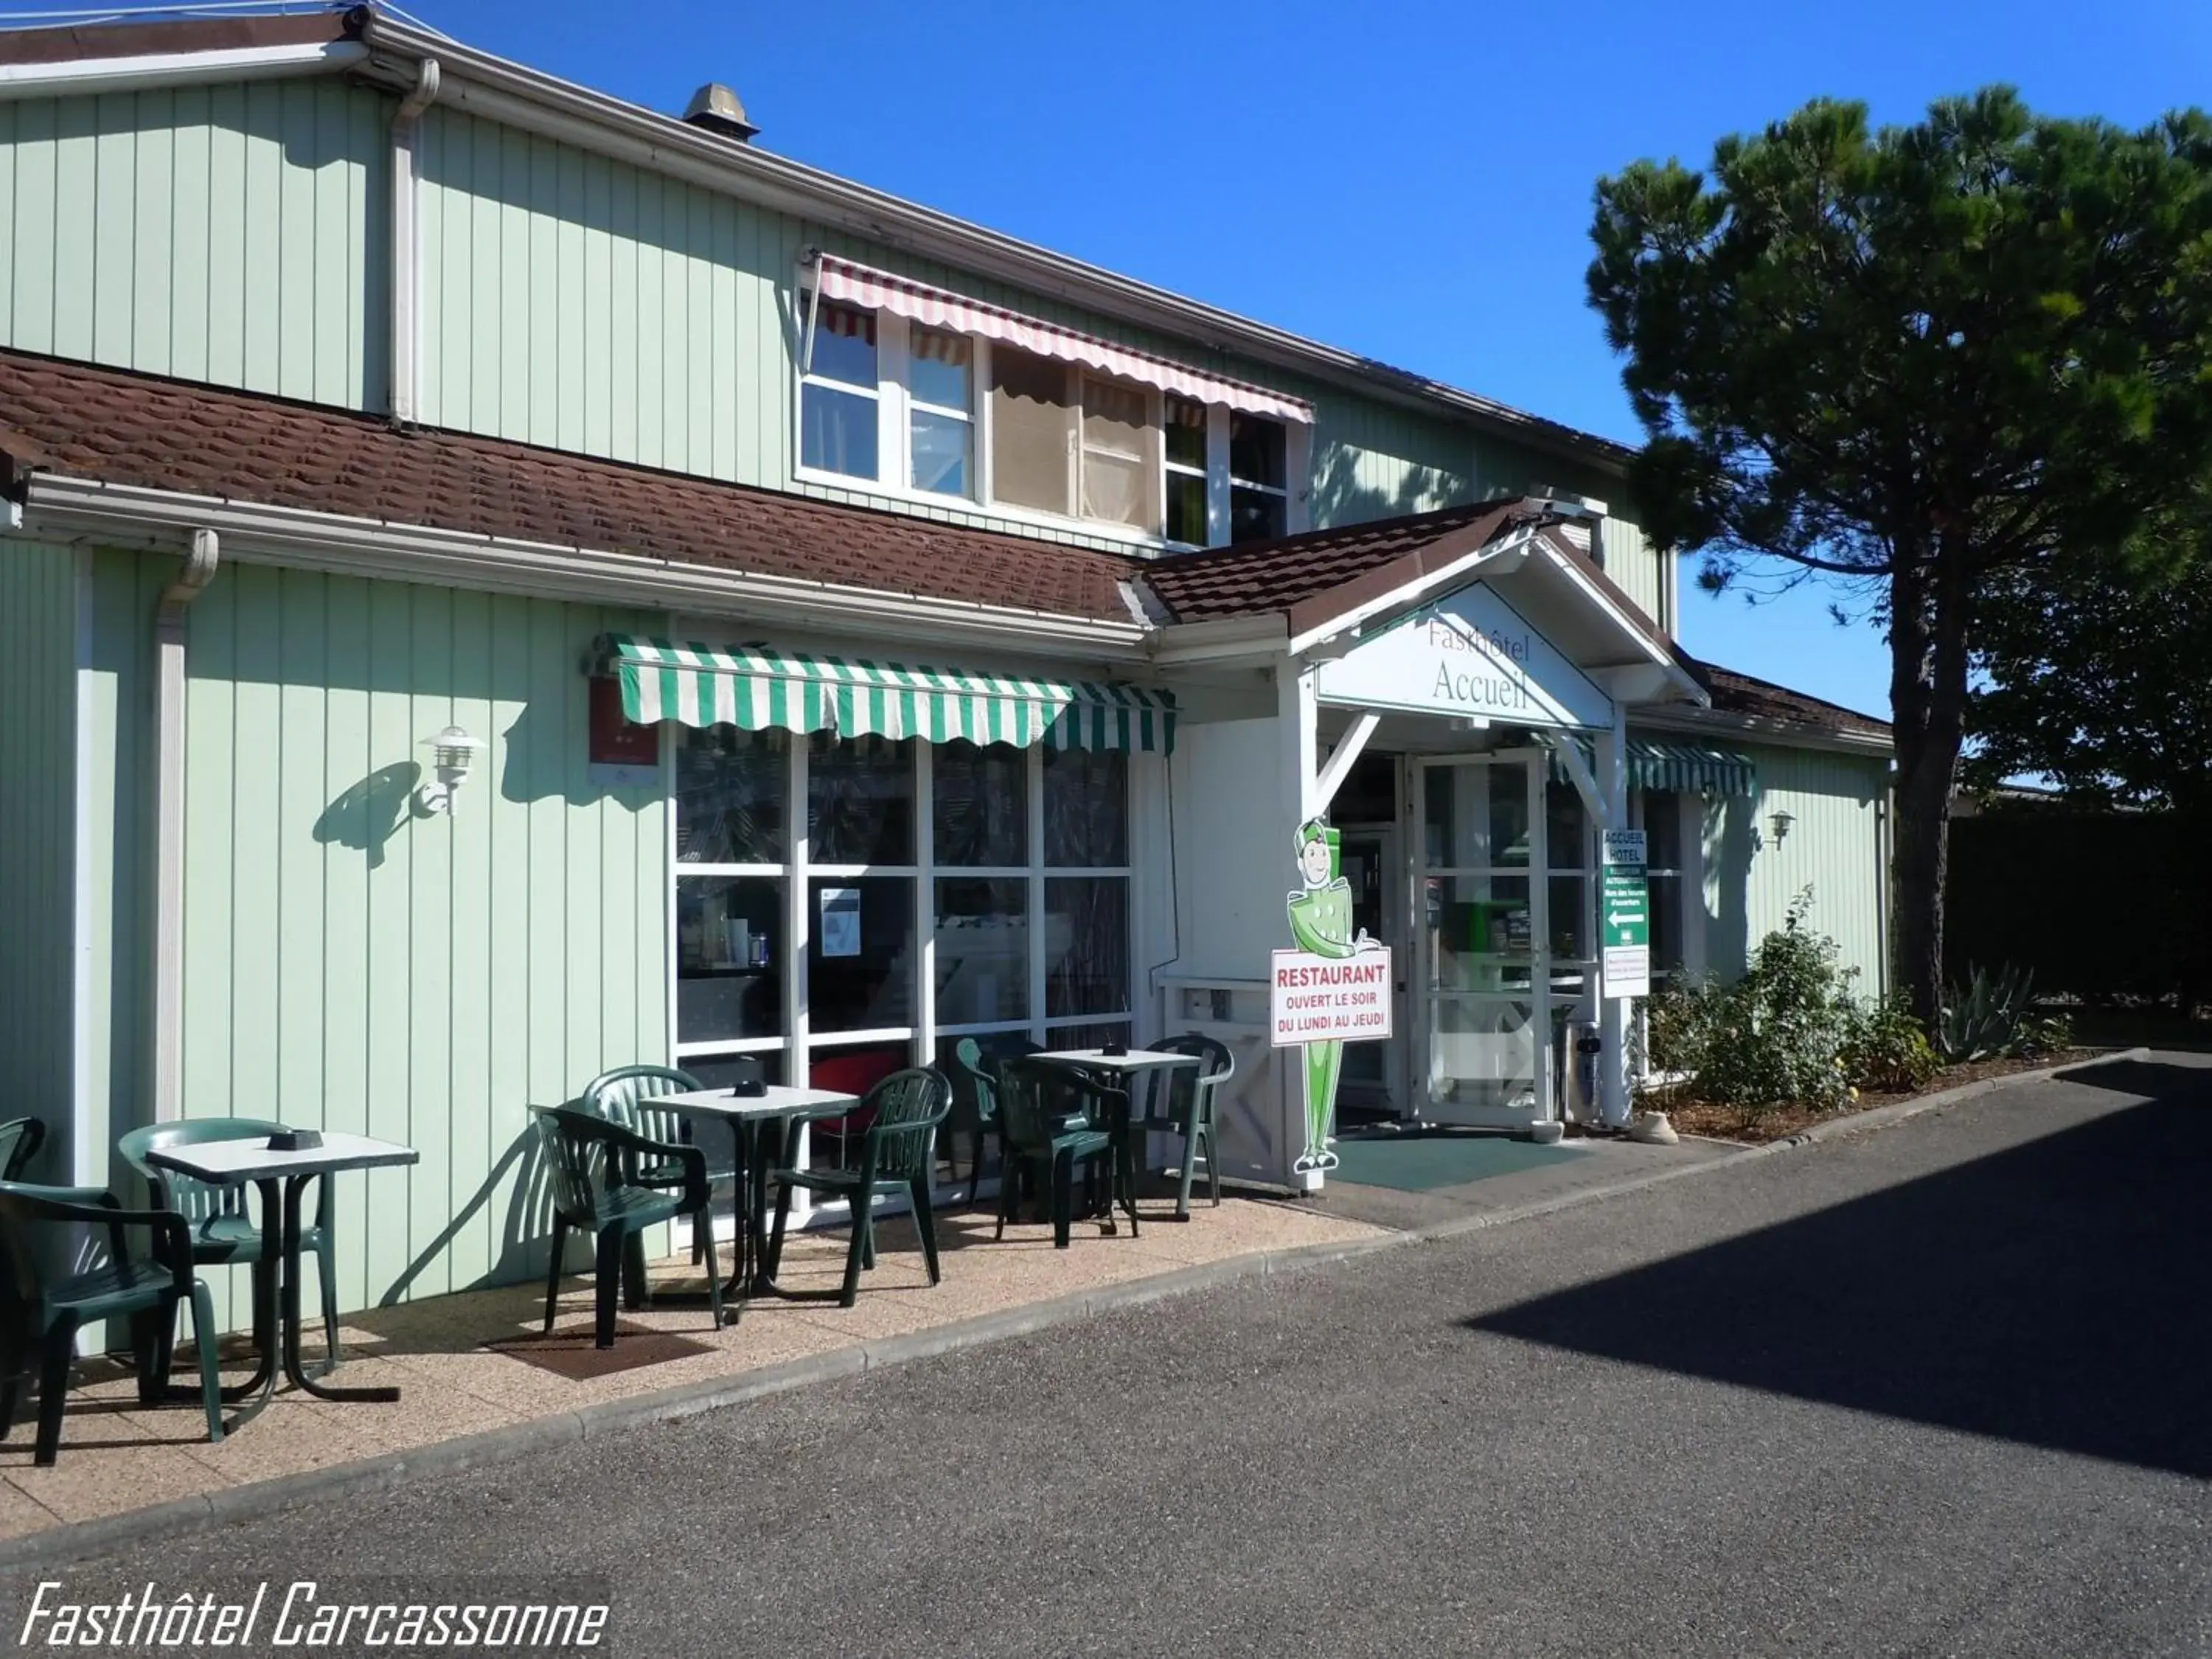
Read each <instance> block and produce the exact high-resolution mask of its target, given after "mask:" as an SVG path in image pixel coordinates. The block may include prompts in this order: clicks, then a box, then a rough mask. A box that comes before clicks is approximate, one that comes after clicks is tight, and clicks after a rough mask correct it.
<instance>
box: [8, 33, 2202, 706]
mask: <svg viewBox="0 0 2212 1659" xmlns="http://www.w3.org/2000/svg"><path fill="white" fill-rule="evenodd" d="M36 3H39V0H33V4H36ZM44 3H48V4H51V3H53V0H44ZM22 9H33V7H32V6H28V5H24V6H19V5H16V4H14V3H6V4H0V11H10V10H22ZM410 10H411V11H412V12H413V13H414V14H415V15H417V16H419V17H421V18H422V20H423V21H426V22H428V23H431V24H432V25H434V26H435V27H440V28H443V29H445V30H447V32H448V33H453V34H455V35H458V36H459V37H460V38H462V39H464V40H467V41H469V42H470V43H471V44H472V45H477V46H483V47H486V48H489V49H490V50H493V51H495V52H501V53H502V54H503V55H506V56H509V57H513V58H518V59H520V60H521V61H523V62H526V63H528V64H532V65H535V66H537V67H538V68H541V69H544V70H550V71H551V72H552V73H555V74H557V75H561V76H565V77H567V78H569V79H572V80H575V81H579V82H585V83H586V84H588V85H592V86H595V87H598V88H603V89H605V90H606V91H610V92H612V93H615V94H618V95H620V96H623V97H625V98H629V99H631V100H635V101H637V102H639V103H642V104H647V105H650V106H654V107H657V108H660V109H665V110H671V111H674V110H680V109H681V108H682V106H683V105H684V100H685V99H686V98H687V97H688V96H689V94H690V91H691V89H692V88H694V87H695V86H696V85H697V84H698V83H700V82H702V81H707V80H710V79H711V80H720V81H726V82H729V83H730V84H732V86H734V87H735V88H737V89H738V93H739V94H740V96H741V97H743V99H744V101H745V104H746V106H747V108H748V109H749V111H750V113H751V115H752V117H753V118H754V119H755V120H756V121H757V122H758V123H759V124H760V125H761V127H762V128H763V132H762V136H761V138H760V140H759V142H760V143H763V145H764V146H766V147H768V148H769V149H775V150H776V151H778V152H779V153H781V154H783V155H790V156H793V157H794V158H796V159H799V160H801V161H807V162H810V163H811V164H813V165H816V166H818V167H827V168H829V169H830V170H831V171H833V172H836V173H842V174H844V175H846V176H848V177H850V178H854V179H860V180H862V181H864V182H866V183H867V184H870V185H876V186H878V187H879V188H882V189H884V190H889V191H893V192H895V193H896V194H898V195H901V196H904V197H911V198H913V199H915V200H917V201H921V202H925V203H927V204H930V205H932V206H934V207H938V208H941V209H944V210H947V211H950V212H952V213H957V214H959V215H961V216H963V217H966V218H969V219H973V220H975V221H978V222H981V223H983V224H986V225H989V226H992V227H994V228H997V229H1000V230H1003V231H1006V232H1009V233H1011V234H1015V235H1018V236H1022V237H1025V238H1028V239H1029V240H1033V241H1036V242H1041V243H1043V244H1045V245H1046V246H1050V247H1053V248H1056V249H1059V250H1060V251H1062V252H1068V253H1072V254H1074V255H1077V256H1079V257H1080V258H1085V259H1089V260H1092V261H1094V262H1096V263H1097V264H1103V265H1106V266H1109V267H1110V268H1112V269H1114V270H1121V271H1126V272H1127V273H1129V274H1131V275H1133V276H1138V277H1141V278H1143V279H1144V280H1146V281H1147V282H1152V283H1158V284H1160V285H1162V286H1164V287H1166V288H1170V289H1175V290H1176V291H1178V292H1180V293H1184V294H1188V295H1194V296H1196V297H1198V298H1200V299H1203V300H1206V301H1211V302H1212V303H1214V304H1217V305H1220V306H1224V307H1227V308H1229V309H1231V310H1233V311H1237V312H1241V313H1244V314H1246V315H1248V316H1252V317H1257V318H1260V319H1264V320H1266V321H1267V322H1270V323H1273V324H1276V325H1280V326H1282V327H1285V328H1289V329H1292V330H1295V331H1298V332H1300V333H1303V334H1306V335H1310V336H1312V337H1316V338H1318V339H1322V340H1326V341H1328V342H1330V343H1333V344H1336V345H1340V346H1344V347H1347V348H1350V349H1354V350H1358V351H1361V352H1364V353H1366V354H1368V355H1370V356H1375V357H1378V358H1381V359H1383V361H1385V362H1393V363H1397V364H1401V365H1402V366H1404V367H1407V368H1415V369H1419V370H1420V371H1422V372H1424V373H1425V374H1432V375H1434V376H1436V377H1437V378H1439V379H1441V380H1448V381H1450V382H1453V383H1455V384H1456V385H1459V386H1468V387H1471V388H1473V389H1474V390H1475V391H1478V392H1484V393H1486V394H1487V395H1489V396H1492V397H1494V398H1502V399H1504V401H1506V402H1508V403H1511V404H1518V405H1520V406H1521V407H1522V408H1525V409H1529V410H1534V411H1536V412H1538V413H1541V414H1543V415H1546V416H1551V417H1553V418H1554V419H1558V420H1561V421H1565V422H1570V423H1571V424H1573V425H1576V426H1580V427H1583V428H1589V429H1590V430H1593V431H1597V432H1602V433H1606V434H1607V435H1612V436H1615V437H1620V438H1626V439H1633V438H1634V437H1635V436H1636V428H1635V422H1634V421H1633V420H1632V417H1631V416H1630V415H1629V412H1628V409H1627V404H1626V399H1625V398H1623V397H1622V395H1621V392H1620V381H1619V371H1618V365H1617V364H1616V362H1615V361H1614V360H1613V356H1612V355H1611V353H1609V352H1608V351H1607V349H1606V345H1605V342H1604V339H1603V337H1602V335H1601V331H1600V329H1599V326H1598V322H1597V319H1596V317H1595V314H1594V313H1591V312H1590V311H1589V309H1588V308H1587V307H1585V306H1584V305H1583V297H1582V296H1583V267H1584V266H1585V264H1587V263H1588V259H1589V240H1588V232H1589V208H1590V191H1591V185H1592V184H1593V182H1594V181H1595V179H1596V178H1597V177H1598V176H1599V175H1600V174H1601V173H1606V172H1607V171H1610V170H1613V169H1615V168H1618V167H1620V166H1621V165H1623V164H1624V163H1626V162H1627V161H1632V160H1633V159H1635V158H1636V157H1638V156H1643V155H1654V156H1664V155H1680V156H1681V157H1682V158H1683V159H1685V160H1686V161H1703V160H1704V159H1705V157H1706V156H1707V155H1709V154H1710V152H1711V145H1712V141H1713V139H1714V138H1715V137H1717V136H1719V135H1720V134H1722V133H1724V132H1730V131H1741V130H1743V129H1745V128H1747V127H1752V126H1756V125H1759V124H1761V123H1763V122H1765V121H1766V120H1769V119H1771V118H1775V117H1777V116H1779V115H1782V114H1784V113H1786V112H1788V111H1789V110H1790V109H1792V108H1795V107H1796V106H1797V105H1798V104H1800V103H1802V101H1803V100H1806V99H1808V98H1809V97H1813V96H1815V95H1817V94H1834V95H1838V96H1846V97H1854V98H1860V99H1863V100H1866V101H1867V102H1868V103H1869V104H1870V105H1871V106H1872V107H1873V110H1874V113H1875V118H1876V119H1877V120H1909V119H1911V118H1914V117H1916V116H1917V114H1919V113H1920V112H1921V111H1922V110H1923V109H1924V107H1925V106H1926V105H1927V103H1928V101H1929V100H1930V99H1931V98H1934V97H1937V96H1941V95H1942V94H1947V93H1952V92H1959V91H1965V90H1968V89H1971V88H1973V87H1975V86H1978V85H1980V84H1982V83H1984V82H1990V81H1997V80H2004V81H2010V82H2014V83H2015V84H2017V85H2018V86H2020V87H2021V88H2022V89H2023V90H2024V91H2025V92H2026V94H2027V97H2028V99H2029V100H2030V101H2031V102H2032V103H2033V105H2035V106H2037V107H2039V108H2043V109H2048V110H2051V111H2053V112H2060V113H2066V114H2100V115H2104V116H2106V117H2109V118H2112V119H2115V120H2118V121H2122V122H2124V123H2127V124H2130V125H2139V124H2141V123H2142V122H2145V121H2148V120H2149V119H2151V118H2154V117H2155V116H2157V115H2158V114H2159V113H2160V112H2163V111H2164V110H2166V109H2168V108H2172V107H2174V106H2179V105H2182V104H2185V103H2189V102H2191V101H2198V102H2203V101H2206V100H2212V5H2208V4H2206V3H2205V0H2124V3H2120V4H2106V5H2102V6H2095V7H2091V6H2087V5H2083V4H2081V0H2072V3H2063V0H2008V3H2004V4H1996V3H1990V0H1971V3H1967V0H1914V3H1904V0H1875V3H1862V4H1857V5H1850V6H1821V7H1810V6H1796V5H1776V4H1774V3H1772V0H1759V3H1755V4H1754V3H1745V0H1728V3H1715V0H1675V3H1672V4H1668V5H1663V6H1655V5H1652V4H1650V3H1649V0H1641V3H1618V0H1588V3H1585V4H1583V5H1582V6H1580V7H1578V8H1576V9H1574V11H1573V13H1572V15H1573V18H1574V21H1573V22H1572V24H1571V25H1569V24H1565V23H1562V22H1560V21H1558V20H1559V18H1560V17H1561V15H1562V14H1559V13H1558V12H1556V11H1549V12H1547V10H1546V9H1541V8H1533V7H1528V6H1514V7H1510V8H1508V7H1505V6H1502V5H1498V4H1495V3H1492V4H1477V3H1468V0H1458V3H1452V0H1365V3H1364V4H1359V5H1346V4H1345V3H1342V0H1336V3H1328V4H1324V3H1321V0H1176V3H1160V0H1123V3H1121V4H1120V5H1117V6H1114V7H1110V8H1109V7H1104V6H1091V5H1082V6H1078V5H1073V4H1066V3H1060V4H1053V3H1040V0H1030V3H1027V4H1013V3H996V0H969V3H966V4H963V5H960V6H957V7H952V8H949V9H942V8H923V7H916V6H914V5H912V4H911V3H907V4H895V3H889V0H843V3H840V4H839V5H837V6H836V7H834V8H829V7H806V6H797V5H791V4H787V3H786V4H771V3H762V0H750V3H731V0H623V3H619V4H612V3H606V0H410ZM1684 586H1685V605H1684V610H1685V612H1686V615H1685V619H1684V632H1685V635H1686V642H1687V643H1688V645H1689V647H1690V648H1691V649H1692V650H1693V651H1696V652H1699V653H1701V654H1704V655H1706V656H1709V657H1711V658H1713V659H1717V660H1718V661H1721V662H1724V663H1727V664H1729V665H1731V666H1734V667H1736V668H1740V669H1742V670H1744V671H1748V672H1752V673H1757V674H1763V675H1765V676H1767V677H1769V678H1775V679H1779V680H1783V681H1784V682H1786V683H1788V684H1793V685H1796V686H1798V687H1800V688H1802V689H1803V690H1808V691H1814V692H1816V693H1819V694H1820V695H1823V696H1831V697H1834V698H1836V699H1838V700H1839V701H1841V702H1848V703H1852V704H1855V705H1857V706H1859V707H1863V708H1869V709H1871V710H1874V711H1876V712H1880V711H1882V710H1884V709H1885V708H1886V707H1887V696H1888V691H1887V685H1888V681H1887V668H1886V665H1885V655H1884V653H1883V650H1882V646H1881V639H1880V637H1879V635H1877V633H1876V632H1875V629H1873V628H1871V627H1870V626H1868V625H1866V624H1864V623H1860V624H1858V625H1857V626H1855V627H1852V628H1850V629H1838V628H1837V627H1836V626H1835V625H1834V623H1832V622H1831V621H1830V620H1829V619H1828V617H1827V614H1826V605H1827V601H1828V599H1829V598H1830V597H1831V596H1830V595H1829V594H1828V593H1827V592H1824V591H1823V590H1821V589H1820V588H1818V587H1807V588H1801V589H1800V590H1798V591H1796V592H1793V593H1790V594H1788V595H1785V596H1784V597H1783V598H1782V599H1778V600H1777V601H1775V602H1774V603H1772V604H1770V605H1761V606H1758V607H1752V606H1747V605H1746V604H1745V603H1744V602H1743V600H1742V599H1738V598H1734V597H1729V598H1723V599H1707V598H1705V597H1704V596H1702V595H1698V594H1695V593H1694V592H1691V591H1690V584H1689V583H1687V582H1685V585H1684Z"/></svg>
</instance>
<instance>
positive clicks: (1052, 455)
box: [991, 350, 1075, 518]
mask: <svg viewBox="0 0 2212 1659" xmlns="http://www.w3.org/2000/svg"><path fill="white" fill-rule="evenodd" d="M991 379H992V387H991V498H992V500H994V501H1003V502H1005V503H1006V504H1007V505H1008V506H1011V507H1031V508H1034V509H1035V510H1036V511H1037V512H1040V513H1059V514H1060V516H1061V517H1063V518H1073V516H1074V513H1075V404H1074V400H1073V399H1072V398H1070V397H1069V396H1068V395H1067V365H1066V364H1065V363H1056V362H1052V361H1051V360H1050V359H1049V358H1045V357H1032V356H1030V355H1029V353H1027V352H1025V351H999V350H994V352H992V354H991Z"/></svg>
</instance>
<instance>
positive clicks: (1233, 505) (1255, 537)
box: [1229, 487, 1290, 542]
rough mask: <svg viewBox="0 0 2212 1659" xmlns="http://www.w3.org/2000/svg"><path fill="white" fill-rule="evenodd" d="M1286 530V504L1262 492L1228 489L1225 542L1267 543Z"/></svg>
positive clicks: (1287, 522) (1287, 526) (1262, 490)
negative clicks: (1227, 537) (1227, 532)
mask: <svg viewBox="0 0 2212 1659" xmlns="http://www.w3.org/2000/svg"><path fill="white" fill-rule="evenodd" d="M1289 529H1290V504H1289V502H1287V501H1285V499H1284V498H1283V497H1282V496H1280V495H1270V494H1268V493H1267V491H1266V490H1264V489H1243V488H1242V487H1232V488H1231V490H1230V492H1229V539H1230V540H1231V542H1271V541H1273V540H1274V539H1275V538H1277V537H1279V536H1282V535H1285V534H1287V533H1288V532H1289Z"/></svg>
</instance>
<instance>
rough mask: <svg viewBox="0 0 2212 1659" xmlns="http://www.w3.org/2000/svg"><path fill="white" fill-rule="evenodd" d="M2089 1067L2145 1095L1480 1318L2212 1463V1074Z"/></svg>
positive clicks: (1669, 1365)
mask: <svg viewBox="0 0 2212 1659" xmlns="http://www.w3.org/2000/svg"><path fill="white" fill-rule="evenodd" d="M2070 1080H2071V1081H2075V1082H2079V1083H2087V1084H2093V1085H2095V1086H2099V1087H2102V1088H2106V1089H2110V1090H2114V1091H2120V1092H2124V1093H2126V1094H2130V1095H2137V1096H2142V1097H2145V1100H2144V1103H2142V1104H2141V1105H2138V1106H2135V1107H2131V1108H2125V1109H2120V1110H2118V1111H2113V1112H2110V1113H2107V1114H2106V1115H2103V1116H2100V1117H2098V1118H2096V1119H2093V1120H2092V1121H2089V1122H2087V1123H2083V1124H2081V1125H2079V1126H2078V1127H2073V1128H2069V1129H2065V1130H2062V1131H2060V1132H2058V1133H2053V1134H2050V1135H2047V1136H2045V1137H2044V1138H2042V1139H2038V1140H2034V1141H2031V1142H2029V1143H2027V1144H2026V1145H2023V1146H2014V1147H2011V1148H2008V1149H2007V1150H2005V1151H2003V1152H1996V1153H1992V1154H1990V1156H1988V1157H1985V1158H1978V1159H1977V1160H1975V1161H1973V1162H1972V1163H1969V1164H1962V1165H1960V1166H1958V1167H1956V1168H1953V1169H1948V1170H1942V1171H1940V1172H1938V1173H1936V1174H1933V1175H1929V1176H1923V1177H1921V1178H1919V1179H1917V1180H1914V1181H1911V1182H1905V1183H1904V1184H1901V1185H1899V1186H1896V1187H1892V1188H1887V1189H1885V1190H1883V1191H1881V1192H1877V1193H1873V1194H1869V1195H1868V1196H1866V1197H1864V1198H1860V1199H1856V1200H1851V1201H1850V1202H1848V1203H1844V1204H1841V1205H1838V1206H1834V1207H1833V1208H1831V1209H1827V1210H1823V1211H1820V1212H1817V1213H1815V1214H1813V1215H1808V1216H1802V1217H1800V1218H1796V1219H1794V1220H1790V1221H1787V1222H1784V1223H1780V1224H1778V1225H1773V1226H1770V1227H1766V1228H1763V1229H1761V1230H1759V1231H1756V1232H1753V1233H1749V1234H1746V1235H1744V1236H1742V1237H1736V1238H1732V1239H1729V1240H1727V1241H1726V1242H1724V1243H1718V1244H1714V1245H1711V1246H1708V1247H1706V1248H1705V1249H1699V1250H1695V1251H1692V1252H1690V1253H1688V1254H1686V1255H1681V1256H1678V1257H1674V1258H1671V1259H1669V1260H1667V1261H1659V1262H1656V1263H1654V1264H1653V1265H1651V1266H1650V1267H1639V1268H1637V1269H1634V1270H1632V1271H1630V1272H1627V1273H1620V1274H1617V1275H1614V1276H1613V1277H1611V1278H1608V1279H1602V1280H1600V1281H1598V1282H1596V1283H1594V1284H1589V1285H1577V1286H1576V1287H1575V1288H1573V1289H1571V1290H1568V1291H1559V1292H1557V1293H1555V1294H1553V1295H1549V1296H1545V1297H1539V1298H1536V1299H1534V1300H1532V1301H1528V1302H1525V1303H1522V1304H1518V1305H1516V1306H1514V1307H1510V1308H1506V1309H1504V1310H1500V1311H1498V1312H1497V1313H1494V1314H1487V1315H1485V1316H1480V1317H1479V1318H1474V1319H1471V1320H1469V1321H1468V1322H1467V1323H1468V1327H1469V1328H1472V1329H1474V1330H1479V1331H1485V1332H1490V1333H1493V1334H1499V1335H1504V1336H1510V1337H1517V1338H1519V1339H1521V1340H1524V1341H1528V1342H1536V1343H1542V1344H1545V1345H1547V1346H1553V1347H1557V1348H1563V1349H1569V1350H1572V1351H1574V1352H1581V1353H1587V1354H1593V1355H1599V1356H1602V1357H1604V1358H1611V1359H1618V1360H1622V1361H1626V1362H1628V1363H1631V1364H1638V1365H1647V1366H1652V1367H1656V1368H1657V1369H1660V1370H1669V1371H1675V1372H1680V1373H1684V1374H1686V1375H1689V1376H1700V1377H1707V1378H1711V1379H1713V1380H1715V1381H1718V1382H1723V1383H1735V1384H1737V1385H1739V1386H1741V1387H1744V1388H1749V1389H1765V1390H1767V1391H1769V1392H1771V1393H1776V1394H1783V1395H1795V1396H1796V1397H1799V1398H1802V1399H1806V1400H1814V1401H1824V1402H1826V1403H1828V1404H1832V1405H1837V1406H1843V1407H1850V1408H1851V1409H1853V1410H1857V1411H1865V1412H1875V1413H1881V1414H1883V1415H1886V1416H1889V1417H1895V1418H1903V1419H1911V1420H1913V1421H1917V1422H1922V1423H1928V1424H1934V1425H1939V1426H1941V1427H1944V1428H1949V1429H1956V1430H1960V1431H1966V1432H1967V1433H1972V1434H1981V1435H1990V1436H1995V1437H2000V1438H2002V1439H2007V1440H2014V1441H2020V1442H2024V1443H2028V1444H2032V1445H2037V1446H2044V1447H2049V1448H2051V1449H2057V1450H2060V1451H2066V1452H2075V1453H2081V1454H2083V1455H2089V1456H2093V1457H2105V1458H2112V1459H2116V1460H2118V1461H2121V1462H2128V1463H2135V1464H2139V1465H2142V1466H2143V1467H2146V1468H2159V1469H2169V1470H2172V1471H2175V1472H2177V1473H2179V1474H2186V1475H2194V1476H2199V1477H2203V1476H2206V1475H2212V1412H2208V1411H2207V1409H2206V1406H2205V1402H2206V1401H2207V1400H2208V1398H2212V1312H2208V1307H2209V1306H2212V1299H2208V1297H2207V1295H2206V1290H2207V1286H2206V1283H2205V1275H2206V1272H2207V1267H2208V1261H2212V1254H2209V1253H2208V1246H2212V1069H2208V1068H2203V1067H2190V1066H2169V1065H2161V1064H2159V1063H2157V1062H2155V1061H2129V1062H2124V1063H2122V1064H2119V1065H2116V1066H2106V1067H2101V1068H2100V1069H2099V1070H2098V1071H2096V1072H2093V1073H2081V1074H2079V1075H2077V1076H2076V1077H2075V1078H2074V1079H2070Z"/></svg>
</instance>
